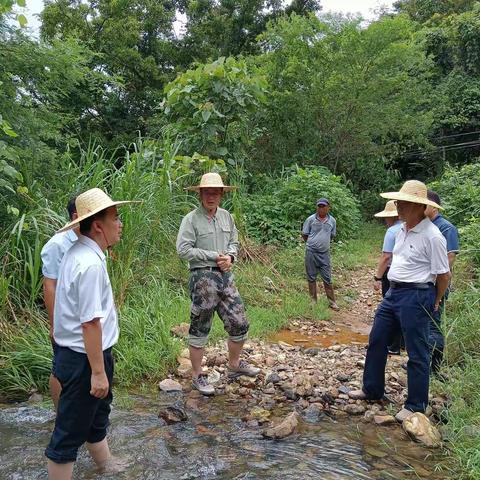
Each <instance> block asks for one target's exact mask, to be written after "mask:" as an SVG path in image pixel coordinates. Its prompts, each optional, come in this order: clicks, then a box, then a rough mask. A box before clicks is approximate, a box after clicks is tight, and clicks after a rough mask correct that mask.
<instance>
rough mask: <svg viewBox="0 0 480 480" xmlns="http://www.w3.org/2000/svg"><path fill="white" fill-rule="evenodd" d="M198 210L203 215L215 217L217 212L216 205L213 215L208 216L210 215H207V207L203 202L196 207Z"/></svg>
mask: <svg viewBox="0 0 480 480" xmlns="http://www.w3.org/2000/svg"><path fill="white" fill-rule="evenodd" d="M198 210H199V211H200V213H202V214H203V215H205V216H206V217H207V218H215V217H216V216H217V213H218V207H217V211H216V212H215V215H213V217H210V215H208V211H207V209H206V208H205V207H204V206H203V204H200V206H199V207H198Z"/></svg>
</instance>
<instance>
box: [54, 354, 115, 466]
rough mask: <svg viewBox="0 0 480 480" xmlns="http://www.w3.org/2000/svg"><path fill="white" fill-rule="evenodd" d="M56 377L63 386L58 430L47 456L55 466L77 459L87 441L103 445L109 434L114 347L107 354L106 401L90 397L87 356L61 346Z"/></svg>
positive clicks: (57, 422) (105, 358)
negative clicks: (107, 389)
mask: <svg viewBox="0 0 480 480" xmlns="http://www.w3.org/2000/svg"><path fill="white" fill-rule="evenodd" d="M56 359H57V366H56V370H55V374H56V377H57V379H58V381H59V382H60V384H61V385H62V393H61V395H60V399H59V402H58V411H57V418H56V420H55V428H54V430H53V433H52V437H51V439H50V443H49V444H48V447H47V449H46V450H45V455H46V456H47V457H48V458H49V459H50V460H52V461H53V462H55V463H69V462H74V461H75V460H76V459H77V452H78V449H79V448H80V446H81V445H83V444H84V443H85V442H89V443H97V442H101V441H102V440H103V439H104V438H105V437H106V435H107V427H108V417H109V414H110V404H111V402H112V398H113V397H112V380H113V357H112V353H111V348H109V349H107V350H105V351H104V352H103V361H104V364H105V372H106V374H107V378H108V382H109V384H110V388H109V391H108V395H107V397H106V398H103V399H101V398H96V397H94V396H92V395H90V389H91V376H92V370H91V368H90V363H89V361H88V358H87V355H86V354H85V353H78V352H74V351H73V350H70V349H69V348H66V347H60V346H58V347H57V353H56Z"/></svg>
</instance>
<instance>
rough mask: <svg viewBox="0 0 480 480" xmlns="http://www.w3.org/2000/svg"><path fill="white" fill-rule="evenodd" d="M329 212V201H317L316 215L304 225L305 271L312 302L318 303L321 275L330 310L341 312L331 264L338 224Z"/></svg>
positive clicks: (311, 216)
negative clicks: (331, 251)
mask: <svg viewBox="0 0 480 480" xmlns="http://www.w3.org/2000/svg"><path fill="white" fill-rule="evenodd" d="M329 211H330V203H329V201H328V200H327V199H326V198H320V199H319V200H317V211H316V213H314V214H313V215H310V216H309V217H308V218H307V219H306V220H305V223H304V224H303V229H302V238H303V240H304V241H305V243H306V248H305V270H306V273H307V280H308V291H309V293H310V296H311V297H312V300H313V301H314V302H316V301H317V276H318V274H320V277H321V278H322V280H323V287H324V289H325V294H326V295H327V298H328V304H329V306H330V308H332V309H333V310H339V307H338V305H337V303H336V301H335V293H334V290H333V283H332V267H331V263H330V243H331V241H332V240H333V238H334V237H335V235H336V234H337V222H336V220H335V218H334V217H332V216H331V215H330V214H329Z"/></svg>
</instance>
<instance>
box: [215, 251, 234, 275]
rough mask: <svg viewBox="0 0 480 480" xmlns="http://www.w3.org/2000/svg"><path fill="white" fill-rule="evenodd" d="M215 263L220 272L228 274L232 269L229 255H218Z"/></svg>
mask: <svg viewBox="0 0 480 480" xmlns="http://www.w3.org/2000/svg"><path fill="white" fill-rule="evenodd" d="M216 262H217V265H218V268H219V269H220V270H221V271H222V272H229V271H230V270H231V269H232V257H230V255H219V256H218V257H217V260H216Z"/></svg>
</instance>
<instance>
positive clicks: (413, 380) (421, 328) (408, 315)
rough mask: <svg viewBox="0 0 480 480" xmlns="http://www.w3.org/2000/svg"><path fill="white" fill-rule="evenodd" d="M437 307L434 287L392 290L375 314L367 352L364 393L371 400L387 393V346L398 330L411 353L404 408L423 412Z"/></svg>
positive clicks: (425, 404) (426, 398)
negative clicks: (430, 342)
mask: <svg viewBox="0 0 480 480" xmlns="http://www.w3.org/2000/svg"><path fill="white" fill-rule="evenodd" d="M434 304H435V286H434V285H431V286H430V287H428V288H427V289H418V288H390V290H389V291H388V292H387V294H386V295H385V298H384V299H383V301H382V303H381V304H380V305H379V307H378V309H377V312H376V313H375V320H374V323H373V327H372V331H371V332H370V338H369V343H368V349H367V358H366V360H365V370H364V372H363V390H364V391H365V393H366V394H367V396H368V398H370V399H374V400H377V399H380V398H382V397H383V395H384V393H385V366H386V363H387V356H388V348H387V345H388V342H389V339H390V338H391V335H392V333H394V332H395V330H396V329H398V328H399V327H400V328H401V331H402V333H403V336H404V339H405V346H406V349H407V353H408V358H409V359H408V363H407V377H408V396H407V400H406V402H405V408H407V409H408V410H411V411H412V412H424V411H425V409H426V407H427V405H428V386H429V380H430V372H429V363H430V354H429V345H428V336H429V325H430V318H431V316H432V314H433V307H434Z"/></svg>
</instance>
